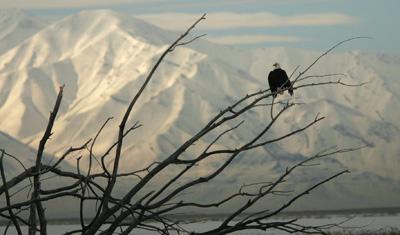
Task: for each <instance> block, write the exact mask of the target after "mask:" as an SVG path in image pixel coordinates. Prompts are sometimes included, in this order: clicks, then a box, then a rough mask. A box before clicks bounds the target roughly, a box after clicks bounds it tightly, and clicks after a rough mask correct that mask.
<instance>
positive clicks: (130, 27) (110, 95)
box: [0, 11, 400, 206]
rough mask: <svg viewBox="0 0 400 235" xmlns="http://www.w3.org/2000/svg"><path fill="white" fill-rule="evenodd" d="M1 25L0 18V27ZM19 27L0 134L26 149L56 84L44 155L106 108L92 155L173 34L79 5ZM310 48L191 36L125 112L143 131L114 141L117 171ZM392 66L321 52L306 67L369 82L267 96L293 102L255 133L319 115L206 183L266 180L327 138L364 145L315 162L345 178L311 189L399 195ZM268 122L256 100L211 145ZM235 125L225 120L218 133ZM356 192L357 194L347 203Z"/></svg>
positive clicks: (0, 110)
mask: <svg viewBox="0 0 400 235" xmlns="http://www.w3.org/2000/svg"><path fill="white" fill-rule="evenodd" d="M2 14H3V13H2ZM20 14H23V13H21V12H16V13H15V17H16V16H17V15H18V17H20V18H21V17H22V16H20ZM9 17H13V15H10V16H9ZM22 18H23V17H22ZM31 23H32V22H31ZM204 23H205V24H207V22H204ZM3 24H5V23H4V22H3V21H0V26H1V27H2V28H3ZM32 24H34V23H32ZM189 24H190V22H188V25H189ZM35 25H36V24H35ZM29 28H30V29H31V30H33V31H35V32H33V31H32V32H30V33H26V34H24V35H26V36H25V37H26V40H21V41H18V42H16V43H15V45H14V44H7V45H9V46H8V47H7V48H4V49H1V48H0V52H2V54H1V55H0V91H1V93H0V131H2V132H4V133H6V134H7V135H9V136H12V137H13V138H15V139H18V140H19V141H21V142H22V143H24V144H26V145H28V146H30V147H36V146H37V145H38V141H39V140H40V137H41V135H42V133H43V131H44V129H45V126H46V122H47V119H48V116H49V111H50V110H51V108H52V107H53V105H54V102H55V99H56V95H57V91H58V87H59V86H60V85H62V84H65V85H66V88H65V96H64V99H63V103H62V106H61V109H60V113H59V116H58V119H57V121H56V124H55V127H54V136H53V138H52V139H51V141H49V142H48V145H47V146H48V148H47V153H49V154H55V155H56V156H57V155H60V154H61V153H62V152H63V151H64V150H65V149H66V148H68V147H70V146H71V145H73V146H78V145H81V144H82V143H84V142H86V141H87V140H88V139H89V138H92V137H93V136H94V135H95V134H96V132H97V130H98V129H99V128H100V126H101V125H102V123H103V122H104V121H105V120H106V119H107V118H108V117H110V116H114V117H115V118H114V119H113V121H112V122H111V124H110V125H109V126H108V127H107V128H106V129H105V130H104V131H103V132H102V134H101V135H100V138H99V140H98V142H97V145H96V148H95V152H96V154H101V153H103V152H104V151H105V150H106V149H107V145H108V144H110V143H112V142H113V141H115V140H116V135H117V128H118V124H119V121H120V119H121V116H122V115H123V113H124V111H125V109H126V106H127V104H128V103H129V101H130V99H131V98H132V97H133V96H134V94H135V93H136V91H137V90H138V88H139V87H140V85H141V84H142V82H143V80H144V78H145V76H146V75H147V73H148V71H149V68H151V66H152V65H153V64H154V62H155V60H156V59H157V58H158V56H159V55H160V53H162V51H163V50H164V49H165V48H166V46H167V45H168V44H169V43H171V42H172V41H173V40H174V38H175V37H177V36H178V34H177V33H172V32H167V31H163V30H161V29H159V28H156V27H155V26H152V25H150V24H147V23H145V22H143V21H141V20H137V19H135V18H133V17H131V16H127V15H121V14H118V13H115V12H111V11H85V12H81V13H78V14H75V15H72V16H69V17H66V18H64V19H62V20H60V21H57V22H54V23H53V24H51V25H49V26H47V27H44V28H43V29H42V28H41V27H37V28H35V27H29ZM13 30H14V31H13V32H14V33H13V34H15V35H22V34H23V32H25V31H24V30H25V28H24V27H22V26H21V25H19V26H18V25H17V26H15V27H14V28H13ZM18 38H22V37H19V36H18ZM0 40H2V42H3V40H5V39H4V37H0ZM329 43H332V42H329ZM2 45H4V43H2ZM319 54H320V53H318V52H312V51H304V50H296V49H283V48H268V49H258V50H241V49H235V48H231V47H224V46H220V45H215V44H212V43H209V42H207V41H202V40H198V41H196V42H194V43H192V44H190V45H187V46H185V47H180V48H178V49H176V50H175V51H174V52H173V53H172V54H171V55H169V56H168V58H167V59H166V60H165V61H164V63H163V64H162V66H161V67H160V68H159V70H158V71H157V72H156V74H155V77H154V79H153V80H152V81H151V83H150V85H149V87H148V89H147V90H146V91H145V92H144V94H143V97H142V98H141V100H140V102H139V103H138V105H137V106H136V107H135V109H134V112H133V115H132V117H131V120H130V123H131V124H133V123H134V122H135V121H139V122H140V123H141V124H143V127H141V128H140V129H138V130H136V131H135V132H134V133H133V134H132V135H131V136H129V137H128V138H127V140H126V141H125V148H124V157H123V159H122V162H123V163H122V164H121V170H122V171H128V170H135V169H139V168H142V167H145V166H147V165H148V164H150V163H151V162H152V161H154V160H156V159H163V158H165V157H166V156H167V155H168V154H169V153H171V152H172V151H173V150H174V149H175V148H176V147H178V146H179V145H180V144H181V143H183V142H184V141H185V140H186V139H187V138H189V137H190V136H191V135H193V134H194V133H196V132H197V131H198V130H200V129H201V128H202V126H203V125H204V124H205V123H206V122H207V121H208V120H209V119H210V118H211V117H212V116H213V115H214V114H216V113H218V112H219V110H221V109H222V108H223V107H225V106H227V105H229V104H231V103H232V102H234V101H235V100H237V99H239V98H240V97H242V96H244V95H246V94H247V93H250V92H254V91H257V90H260V89H263V88H266V87H267V84H268V83H267V80H266V75H267V73H268V72H269V70H270V69H272V64H273V63H274V62H276V61H278V62H280V64H281V65H282V67H283V69H286V71H287V72H288V74H290V73H291V72H292V71H293V69H294V68H295V67H296V66H297V65H300V66H301V67H300V70H301V68H303V69H304V68H305V67H307V66H308V65H309V64H310V63H311V62H312V61H313V60H314V59H315V58H316V57H318V56H319ZM399 68H400V58H399V57H396V56H389V55H384V54H366V53H362V52H347V53H333V54H330V55H328V56H326V57H324V59H323V60H322V61H321V62H320V63H319V64H318V65H317V66H316V67H315V68H314V69H312V70H311V71H310V72H309V75H323V74H332V73H343V74H344V76H342V80H343V81H346V82H348V83H354V84H357V83H361V82H365V81H369V82H370V83H368V84H367V85H365V86H364V87H361V88H360V87H358V88H351V87H337V86H326V87H311V88H307V89H303V90H299V91H295V95H294V97H293V98H290V97H289V96H288V95H287V96H286V95H285V96H280V97H278V99H279V100H286V99H293V100H294V101H296V102H301V103H305V104H304V105H301V106H298V107H296V108H294V109H292V110H291V111H289V112H287V113H286V114H284V115H283V117H282V118H281V119H280V121H279V122H277V124H276V125H275V127H274V128H273V129H272V132H271V134H270V135H268V136H267V137H266V138H273V137H276V136H280V135H282V134H284V133H287V132H288V131H291V130H294V129H296V128H299V127H301V126H302V125H303V124H305V123H307V122H309V121H311V120H313V119H314V118H315V115H317V113H319V114H320V115H324V116H327V118H326V120H324V121H323V122H322V123H320V124H319V125H318V127H315V128H312V129H309V130H307V131H306V132H304V133H301V134H299V135H297V136H294V137H291V138H290V139H287V140H285V141H283V142H281V143H279V144H275V145H271V146H265V147H264V148H260V149H257V150H255V151H253V152H251V153H250V154H248V156H242V157H241V158H240V159H239V160H237V162H236V163H235V167H233V168H232V169H231V170H230V172H229V173H226V174H225V175H223V176H222V177H221V178H220V179H219V180H218V181H217V182H216V183H220V184H222V185H225V184H226V183H227V182H234V183H238V184H240V183H243V182H246V181H250V180H253V181H260V180H263V179H264V176H265V177H267V178H268V177H269V178H271V177H273V176H276V175H277V174H278V173H279V172H280V171H281V170H282V169H284V168H285V167H287V166H288V165H290V164H293V163H295V162H297V161H298V160H299V159H302V158H304V157H306V156H309V155H311V154H313V153H316V152H318V151H320V150H322V149H324V148H327V147H331V146H334V145H338V146H339V147H354V146H366V147H365V148H364V149H362V150H360V151H357V152H354V153H351V154H347V155H344V156H340V157H338V158H336V159H335V160H327V161H326V163H330V164H325V163H323V167H326V168H328V169H331V170H335V169H339V168H342V167H348V168H350V169H352V170H353V172H354V174H352V175H351V176H348V177H347V178H346V179H343V184H342V185H339V184H333V185H330V186H326V187H325V188H324V189H323V190H322V191H323V192H324V193H325V194H326V195H331V196H330V197H332V198H340V200H342V201H341V202H342V204H341V205H349V206H351V205H352V203H359V204H357V205H360V206H361V205H368V203H372V204H373V203H376V205H377V206H385V205H393V204H394V203H396V202H397V203H399V202H398V200H397V201H396V197H397V196H399V194H400V192H399V191H398V190H394V189H393V184H396V183H397V184H398V183H399V181H400V173H399V171H398V169H400V161H399V155H400V146H399V145H398V141H399V140H400V113H399V111H398V108H397V107H400V94H399V89H400V84H399V83H398V82H396V79H397V77H398V74H399V72H400V71H399ZM321 79H323V78H315V79H314V80H315V81H319V80H321ZM299 84H300V83H299ZM268 118H269V111H268V110H265V108H262V107H260V109H256V110H254V111H253V112H251V113H249V115H247V116H246V122H245V124H244V125H243V126H242V127H241V128H239V129H238V130H236V131H235V132H233V133H232V134H230V135H227V136H226V138H224V139H222V140H221V141H220V143H219V144H218V145H217V146H216V148H217V147H218V146H228V147H233V146H238V145H239V144H240V143H243V142H244V141H246V140H247V139H249V138H250V137H251V136H253V135H255V134H257V131H259V128H260V126H263V125H264V124H265V122H264V120H268ZM236 124H237V123H230V124H228V125H226V126H224V127H223V129H228V128H229V127H232V126H234V125H236ZM223 129H221V130H223ZM216 135H217V133H215V134H214V135H210V136H207V137H206V138H204V139H202V140H201V141H200V142H199V143H198V144H197V145H196V146H193V147H192V148H191V149H190V151H188V152H187V153H186V154H187V156H190V155H191V154H194V153H196V152H198V151H200V148H201V147H202V146H205V145H207V144H208V143H210V142H211V141H212V140H213V139H214V138H215V136H216ZM6 142H7V140H4V142H3V141H2V145H3V143H4V145H5V147H8V148H10V150H9V151H10V152H12V151H18V150H17V149H19V148H20V147H18V146H16V145H8V144H6ZM10 146H11V147H10ZM2 148H3V147H2ZM110 159H111V158H110ZM67 160H68V161H70V162H71V164H75V162H76V159H75V158H71V159H67ZM84 161H85V160H83V161H82V164H83V165H84V164H85V163H84ZM217 163H218V161H217V160H215V161H211V162H208V163H206V164H204V165H203V166H202V170H201V171H199V172H198V174H202V173H204V172H207V170H208V169H212V168H213V167H216V165H217ZM107 164H110V162H107ZM310 171H311V170H310ZM323 173H324V171H322V170H321V171H316V173H315V174H312V173H308V172H307V170H305V171H304V172H303V175H304V177H305V178H301V177H299V178H298V179H294V180H295V182H302V181H306V180H309V181H315V180H317V179H318V178H320V177H321V176H322V175H323ZM308 174H309V175H308ZM296 180H297V181H296ZM369 182H375V183H376V184H377V185H379V187H380V191H379V192H375V191H373V190H370V189H368V184H369ZM354 184H356V185H357V186H356V187H355V186H354ZM298 185H300V184H298ZM343 185H344V186H343ZM299 187H300V186H299ZM222 188H224V187H222ZM381 193H385V194H386V195H387V200H384V202H382V201H381V203H382V204H379V203H380V202H379V200H380V199H379V198H380V195H381ZM338 195H339V196H338ZM343 195H348V196H343ZM360 195H362V196H360ZM360 197H361V199H359V200H358V201H357V200H353V201H351V199H349V198H360ZM341 202H338V204H340V203H341ZM323 203H324V202H323V200H322V199H321V205H322V204H323ZM374 205H375V204H374Z"/></svg>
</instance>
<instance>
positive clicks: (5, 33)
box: [0, 9, 46, 55]
mask: <svg viewBox="0 0 400 235" xmlns="http://www.w3.org/2000/svg"><path fill="white" fill-rule="evenodd" d="M45 26H46V24H45V23H44V22H42V21H41V20H39V19H38V18H35V17H33V16H30V15H28V14H27V13H25V12H23V11H22V10H19V9H0V28H1V31H0V42H1V44H0V55H1V54H3V53H4V52H6V51H8V50H9V49H11V48H13V47H15V46H16V45H18V44H19V43H21V42H22V41H24V40H25V39H27V38H29V37H30V36H32V35H33V34H35V33H37V32H38V31H40V30H41V29H43V28H44V27H45Z"/></svg>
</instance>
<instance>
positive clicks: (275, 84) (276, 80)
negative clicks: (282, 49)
mask: <svg viewBox="0 0 400 235" xmlns="http://www.w3.org/2000/svg"><path fill="white" fill-rule="evenodd" d="M268 83H269V87H270V89H271V93H273V96H274V97H276V96H277V91H278V89H280V90H283V89H287V88H288V91H289V94H290V95H293V89H292V87H291V86H292V83H291V82H290V80H289V77H288V75H287V74H286V72H285V70H283V69H281V68H276V69H274V70H272V71H271V72H270V73H269V75H268Z"/></svg>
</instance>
